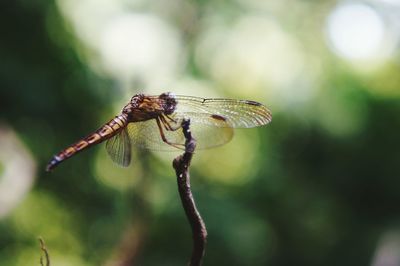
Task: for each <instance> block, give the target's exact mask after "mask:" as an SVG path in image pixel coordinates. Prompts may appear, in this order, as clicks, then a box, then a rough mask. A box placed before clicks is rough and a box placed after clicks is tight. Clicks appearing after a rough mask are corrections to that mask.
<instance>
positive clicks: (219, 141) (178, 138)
mask: <svg viewBox="0 0 400 266" xmlns="http://www.w3.org/2000/svg"><path fill="white" fill-rule="evenodd" d="M181 122H182V120H178V119H176V120H175V122H172V121H169V124H170V125H171V126H172V127H173V128H174V130H173V131H171V130H167V129H166V128H165V127H164V125H161V126H162V127H163V128H162V129H163V133H164V136H165V137H166V139H167V140H168V142H170V143H173V144H176V146H179V147H182V149H184V144H185V137H184V136H183V133H182V128H181V127H180V123H181ZM222 123H225V122H223V121H220V122H219V125H220V126H216V125H208V124H201V123H191V124H190V130H191V131H192V135H193V137H194V138H195V139H196V141H197V146H196V149H207V148H212V147H216V146H220V145H223V144H225V143H227V142H229V141H230V140H231V139H232V137H233V129H232V127H229V125H225V126H222ZM127 128H128V134H129V137H130V139H131V143H132V144H133V145H134V146H137V147H139V148H143V149H150V150H158V151H176V150H177V147H174V146H171V145H169V144H167V143H165V142H164V141H163V140H162V138H161V133H160V130H159V128H158V126H157V122H156V120H155V119H151V120H147V121H143V122H135V123H129V124H128V127H127Z"/></svg>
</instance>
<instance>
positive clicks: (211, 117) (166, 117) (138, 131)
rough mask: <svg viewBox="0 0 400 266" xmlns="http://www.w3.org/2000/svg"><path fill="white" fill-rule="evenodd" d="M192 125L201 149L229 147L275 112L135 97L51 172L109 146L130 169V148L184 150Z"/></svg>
mask: <svg viewBox="0 0 400 266" xmlns="http://www.w3.org/2000/svg"><path fill="white" fill-rule="evenodd" d="M184 120H190V130H191V132H192V134H193V136H194V138H195V139H196V142H197V145H196V148H197V149H207V148H212V147H216V146H220V145H223V144H225V143H227V142H229V141H230V140H231V139H232V137H233V133H234V128H251V127H257V126H263V125H266V124H268V123H270V122H271V120H272V115H271V112H270V110H269V109H268V108H267V107H266V106H264V105H263V104H261V103H258V102H255V101H249V100H234V99H222V98H209V99H206V98H200V97H193V96H182V95H175V94H173V93H170V92H166V93H162V94H160V95H156V96H150V95H145V94H136V95H134V96H133V97H132V98H131V100H130V101H129V103H128V104H127V105H126V106H125V107H124V108H123V109H122V111H121V113H120V114H118V115H117V116H115V117H114V118H113V119H111V120H110V121H108V122H107V123H105V124H104V125H103V126H102V127H100V128H99V129H97V130H96V131H95V132H93V133H91V134H90V135H88V136H86V137H85V138H83V139H81V140H79V141H77V142H76V143H74V144H72V145H70V146H69V147H67V148H65V149H63V150H61V151H60V152H59V153H58V154H56V155H54V156H53V158H52V159H51V160H50V162H49V163H48V165H47V167H46V170H47V171H51V170H53V169H54V168H55V167H56V166H58V165H59V164H60V163H61V162H63V161H65V160H67V159H69V158H71V157H72V156H74V155H75V154H77V153H79V152H81V151H83V150H85V149H87V148H89V147H92V146H94V145H96V144H99V143H101V142H104V141H106V150H107V153H108V155H109V156H110V158H111V160H112V161H113V162H115V163H116V164H118V165H120V166H123V167H127V166H129V164H130V162H131V147H132V146H135V147H138V148H144V149H149V150H159V151H172V150H178V149H180V150H184V145H185V137H184V135H183V131H182V130H180V129H181V127H182V122H183V121H184Z"/></svg>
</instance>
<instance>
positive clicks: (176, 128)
mask: <svg viewBox="0 0 400 266" xmlns="http://www.w3.org/2000/svg"><path fill="white" fill-rule="evenodd" d="M165 117H167V118H168V119H169V120H170V121H169V122H173V123H174V124H175V126H174V127H173V126H172V125H171V124H170V123H169V122H168V121H167V120H166V119H165ZM160 120H161V122H162V123H163V125H164V127H165V129H166V130H168V131H176V130H178V129H180V128H181V125H180V124H178V123H176V121H175V120H174V119H172V118H171V117H169V116H168V115H165V116H164V115H162V116H160Z"/></svg>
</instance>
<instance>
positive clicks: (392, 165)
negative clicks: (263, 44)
mask: <svg viewBox="0 0 400 266" xmlns="http://www.w3.org/2000/svg"><path fill="white" fill-rule="evenodd" d="M256 2H257V1H253V2H252V3H256ZM273 2H274V1H273ZM275 2H278V1H275ZM305 2H307V1H305ZM305 2H304V3H303V2H300V1H298V2H291V3H292V4H294V7H295V9H293V10H291V11H290V12H289V13H290V14H286V16H283V17H282V18H281V19H280V20H279V21H278V22H279V23H281V24H282V25H283V27H284V28H285V29H286V30H287V31H288V32H289V33H290V34H291V35H292V37H293V38H299V40H300V41H299V42H301V45H300V46H306V47H307V48H306V49H305V53H306V54H307V53H309V52H310V51H311V50H313V49H315V50H316V51H317V55H319V56H320V59H319V60H320V62H322V63H321V64H322V65H320V68H318V71H320V74H319V76H318V78H316V79H315V80H314V81H315V83H316V84H314V85H312V86H313V87H315V86H316V87H318V88H317V89H316V91H315V92H313V96H312V97H310V98H309V99H307V100H305V101H303V102H301V104H298V103H297V102H294V103H292V102H291V101H290V99H289V100H288V101H287V102H286V103H282V102H281V103H274V102H272V100H271V101H268V100H266V103H268V105H271V106H272V107H275V108H276V110H277V112H274V109H273V108H272V109H273V114H274V117H273V122H272V123H271V125H269V126H267V127H263V128H258V129H252V130H249V132H246V131H239V132H238V134H237V138H235V139H234V141H233V142H232V143H230V144H228V145H226V146H224V147H221V148H218V149H215V150H210V151H204V152H198V154H196V155H195V156H194V162H193V167H192V188H193V191H194V195H195V198H196V201H197V205H198V208H199V210H200V212H201V213H202V216H203V218H204V220H205V222H206V225H207V228H208V234H209V237H208V244H207V250H206V257H205V262H204V264H205V265H307V266H310V265H351V266H354V265H368V264H371V263H372V262H373V261H374V258H375V257H374V256H375V255H376V254H377V250H378V247H379V243H380V240H381V237H382V235H384V234H385V233H386V232H388V231H396V230H398V229H399V225H400V223H399V222H400V193H399V188H400V178H399V177H400V176H399V173H400V164H399V163H398V162H399V160H400V153H399V150H400V142H399V140H398V139H399V137H398V136H399V134H398V129H399V128H400V119H399V116H398V114H399V113H400V100H399V86H400V80H399V79H398V78H399V75H398V73H399V71H400V64H399V61H398V59H396V58H395V56H393V58H391V59H388V61H387V62H386V63H384V64H383V65H381V66H380V67H379V69H377V70H373V71H371V72H368V71H367V72H362V71H361V72H360V71H357V70H355V69H354V68H353V67H352V66H351V64H347V63H346V62H344V61H343V60H342V59H340V58H337V57H335V56H334V55H332V54H331V53H330V52H329V51H328V50H326V48H323V44H322V43H323V41H322V40H321V38H322V37H321V36H319V35H321V33H320V32H318V31H317V29H316V25H321V23H323V21H322V20H321V19H320V18H319V17H318V16H315V17H313V18H314V19H315V20H316V21H315V24H311V22H310V20H309V19H307V18H306V15H307V14H315V13H318V12H316V11H321V12H322V13H323V14H326V12H325V11H324V10H327V9H328V7H327V6H331V2H329V1H323V2H321V3H320V4H318V3H312V2H307V3H305ZM177 3H178V4H182V5H183V6H185V5H186V4H184V3H180V2H179V1H178V2H177ZM299 3H302V4H301V5H300V4H299ZM143 5H144V4H143ZM154 5H155V6H156V7H154V10H155V11H154V10H153V11H154V12H160V9H157V5H156V4H154ZM190 5H191V6H190V8H189V9H187V10H188V12H189V11H190V12H194V13H196V14H198V16H199V17H198V21H191V22H192V23H193V24H192V25H186V26H187V28H183V26H182V25H183V24H184V23H183V22H185V16H184V15H185V14H180V15H181V16H178V15H176V16H175V17H174V16H173V18H174V19H175V20H176V21H174V23H175V24H176V25H177V27H178V28H179V27H180V26H182V31H183V32H184V34H183V35H184V37H183V39H184V41H183V42H184V45H185V46H186V48H187V50H188V60H187V66H186V67H187V69H186V70H185V71H186V72H185V75H188V76H196V77H199V78H201V79H212V75H208V74H207V73H205V71H204V70H203V69H202V68H201V67H200V66H199V64H200V63H198V62H197V61H196V59H195V57H196V55H195V51H194V50H193V49H192V48H193V47H194V46H196V42H198V41H199V39H200V38H199V36H198V35H200V34H199V33H198V29H197V28H196V27H198V25H197V24H196V23H199V21H201V20H206V17H203V12H204V13H206V11H207V10H208V9H213V8H214V9H216V10H218V11H220V12H217V11H215V13H216V14H214V16H215V17H213V18H212V19H211V21H212V22H213V23H221V24H224V23H229V21H232V20H235V19H236V18H237V16H240V15H243V13H245V12H254V10H252V11H249V10H248V9H245V8H243V9H242V5H243V3H242V2H241V1H236V2H235V3H229V2H224V1H222V2H221V1H218V2H216V3H211V2H210V1H199V2H190ZM185 7H186V6H185ZM296 7H297V8H298V9H296ZM300 7H301V8H300ZM126 8H127V9H129V10H133V11H135V10H136V9H135V8H137V7H136V6H135V5H134V4H132V6H129V5H127V7H126ZM140 8H143V7H142V6H141V7H140ZM140 8H139V9H140ZM253 8H254V9H256V8H255V7H253ZM288 8H289V7H286V8H284V7H281V6H280V5H279V4H277V7H276V9H271V10H277V12H278V14H280V13H279V12H283V11H284V10H286V13H288V10H287V9H288ZM176 9H179V6H177V7H176ZM184 10H186V9H184ZM292 11H293V12H292ZM323 11H324V12H325V13H324V12H323ZM165 12H166V13H167V11H165ZM264 12H265V13H266V14H268V10H264ZM161 13H162V10H161ZM178 13H179V12H178ZM174 14H175V13H174ZM282 14H283V13H282ZM292 15H293V16H292ZM266 16H272V15H271V14H268V15H266ZM181 20H182V21H183V22H182V21H181ZM72 27H73V26H72V25H71V24H70V23H68V20H67V19H66V18H65V17H63V16H62V15H61V13H60V10H59V5H57V3H55V2H53V1H23V0H18V1H3V2H2V3H1V4H0V34H1V35H0V36H1V41H0V59H1V60H0V123H1V126H7V127H10V128H12V129H13V130H14V131H15V133H16V134H17V136H18V137H19V139H20V140H21V141H22V143H24V144H25V145H26V147H27V148H28V150H29V151H30V153H31V154H32V156H33V159H34V161H35V162H36V164H37V171H36V172H35V173H34V176H35V184H34V186H33V187H32V188H31V189H30V190H29V191H28V192H27V194H26V195H24V196H23V198H22V199H21V200H20V203H19V204H18V205H17V206H16V207H15V208H14V209H13V210H12V211H11V212H10V213H8V214H7V216H5V217H2V218H0V219H1V220H0V235H1V237H0V261H1V265H39V258H40V254H41V252H40V248H39V245H38V243H37V237H38V236H42V237H43V239H44V240H45V241H46V245H47V247H48V249H49V252H50V256H51V261H52V265H57V266H60V265H99V264H105V263H106V262H107V263H108V264H107V265H119V264H117V262H118V261H119V260H121V261H127V262H129V263H131V264H135V265H185V263H186V261H187V260H188V257H189V254H190V252H191V232H190V228H189V225H188V224H187V222H186V218H185V216H184V212H183V209H182V208H181V205H180V201H179V196H178V193H177V189H176V181H175V177H174V172H173V170H172V167H171V162H172V159H173V157H174V156H176V154H168V155H165V154H162V155H160V154H152V153H148V152H146V151H135V158H134V160H135V161H134V164H133V165H132V166H131V167H129V168H127V169H120V168H118V167H117V166H115V165H113V164H112V163H111V162H110V160H109V159H107V158H106V154H105V152H104V151H103V148H102V147H96V148H93V149H90V150H88V151H85V152H84V153H82V154H80V155H79V156H77V157H75V158H73V159H71V160H70V161H68V162H66V163H65V164H63V165H61V166H60V167H59V168H57V170H56V171H54V172H52V173H50V174H49V173H45V172H44V167H45V164H46V162H47V161H48V160H49V159H50V158H51V156H52V154H54V153H55V152H57V151H58V150H59V149H61V148H63V147H64V146H66V145H68V144H70V143H71V142H73V141H75V140H77V139H79V137H81V136H84V135H85V134H87V133H89V132H91V131H93V130H94V129H96V128H97V127H98V126H99V125H101V123H103V122H105V121H107V119H108V118H109V117H112V116H113V115H114V112H115V109H113V108H114V107H115V105H116V103H122V102H124V101H125V100H126V101H127V100H128V99H129V98H125V95H124V92H123V90H119V89H118V86H119V85H118V83H117V82H114V81H113V79H112V78H110V77H109V76H107V75H103V76H102V75H100V74H99V73H98V72H96V71H94V70H93V69H92V68H91V67H90V64H88V63H87V62H86V61H85V58H86V57H85V56H87V54H90V53H91V50H90V49H89V48H87V47H85V45H84V44H82V43H81V42H80V41H79V39H78V38H77V37H76V36H75V35H74V34H73V30H71V28H72ZM317 32H318V33H317ZM313 36H315V37H316V38H312V37H313ZM221 49H224V47H221ZM166 53H167V51H166ZM272 53H273V52H272ZM221 60H222V59H221ZM306 62H307V61H306ZM160 64H162V62H160ZM314 70H315V69H314ZM304 71H311V70H310V69H309V66H304ZM221 73H222V72H221ZM224 73H225V72H223V73H222V74H224ZM222 74H221V75H222ZM225 74H226V73H225ZM229 75H230V74H229V73H228V74H226V77H227V79H228V78H231V76H229ZM210 76H211V77H210ZM239 76H240V75H238V77H237V78H238V80H239V79H240V78H241V77H239ZM219 77H220V78H221V79H222V78H223V77H222V76H219ZM224 77H225V76H224ZM230 82H233V81H229V80H228V81H226V80H218V81H216V82H215V83H213V82H211V83H210V84H213V86H211V87H212V88H216V89H215V90H216V91H218V90H219V91H220V93H223V94H226V97H229V96H230V97H238V96H242V95H246V93H247V92H246V88H243V91H240V92H239V91H229V89H228V88H227V86H228V85H229V84H231V83H230ZM238 82H246V80H245V81H243V80H240V81H238ZM132 84H133V85H135V84H136V83H134V82H133V83H132ZM137 84H141V83H140V82H138V83H137ZM240 84H242V83H240ZM256 84H258V83H256ZM271 84H277V83H274V82H272V83H271ZM297 85H298V86H296V83H294V84H291V85H290V86H287V87H286V88H285V89H286V93H287V94H288V95H289V96H290V95H292V94H294V95H295V96H293V97H294V98H296V97H298V96H296V95H299V94H298V92H297V90H298V89H301V88H302V87H304V86H307V84H297ZM166 86H167V85H166ZM254 86H255V87H257V86H258V85H254ZM285 86H286V85H285ZM310 86H311V85H310ZM116 88H117V89H116ZM212 88H210V89H209V90H212ZM131 89H132V88H131ZM158 89H160V88H158ZM268 89H269V88H263V90H266V91H268ZM170 90H174V88H171V89H170ZM271 90H272V89H271ZM139 91H140V90H139V89H138V88H136V87H135V90H132V91H130V94H131V95H133V94H135V93H137V92H139ZM183 92H185V91H183ZM206 92H207V91H205V92H204V94H203V96H205V97H207V96H209V95H207V94H205V93H206ZM186 94H190V89H188V92H187V93H186ZM200 94H201V92H200ZM248 95H249V96H248V97H250V98H253V100H258V101H263V100H262V99H258V98H257V95H258V94H257V91H254V90H253V89H250V90H249V92H248ZM262 95H263V96H262V97H264V94H262ZM266 95H270V96H271V99H274V98H273V97H276V95H275V96H274V94H273V93H271V94H269V93H266ZM289 96H287V97H288V98H290V97H289ZM260 97H261V96H260ZM285 97H286V96H285ZM283 98H284V97H283ZM263 99H264V98H263ZM276 99H279V97H278V98H276ZM120 107H122V106H120ZM0 137H1V136H0ZM99 146H102V145H99ZM0 149H2V147H1V148H0ZM0 152H1V151H0ZM4 169H6V162H0V181H1V180H2V176H3V172H4V171H5V170H4ZM2 185H3V183H1V182H0V186H2ZM10 189H11V188H10ZM1 204H6V203H1ZM0 208H1V206H0ZM397 253H400V250H398V251H397ZM121 265H128V264H121ZM376 265H378V264H376Z"/></svg>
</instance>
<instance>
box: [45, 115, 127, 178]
mask: <svg viewBox="0 0 400 266" xmlns="http://www.w3.org/2000/svg"><path fill="white" fill-rule="evenodd" d="M127 124H128V121H127V117H126V115H124V114H121V115H118V116H116V117H115V118H113V119H111V120H110V121H109V122H108V123H106V124H105V125H104V126H102V127H101V128H99V129H98V130H96V131H95V132H94V133H92V134H90V135H89V136H87V137H85V138H83V139H82V140H80V141H78V142H76V143H74V144H72V145H71V146H69V147H68V148H66V149H64V150H62V151H60V152H59V153H58V154H57V155H55V156H54V157H53V159H51V161H50V162H49V163H48V165H47V167H46V171H51V170H52V169H54V168H55V167H56V166H57V165H58V164H59V163H61V162H63V161H64V160H66V159H68V158H70V157H72V156H73V155H75V154H77V153H78V152H80V151H82V150H84V149H86V148H89V147H91V146H93V145H95V144H98V143H100V142H103V141H105V140H107V139H109V138H111V137H113V136H115V135H116V134H117V133H119V132H120V131H121V130H122V129H124V128H125V126H126V125H127Z"/></svg>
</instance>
